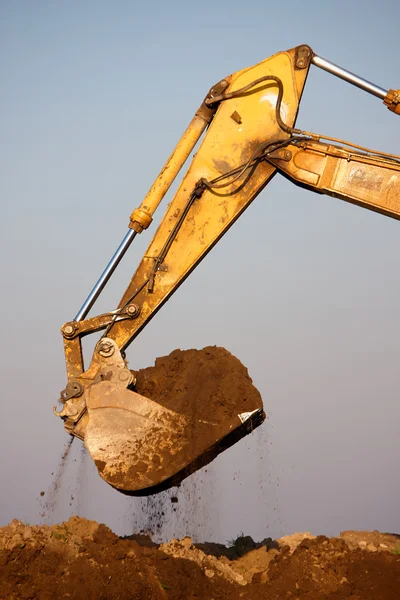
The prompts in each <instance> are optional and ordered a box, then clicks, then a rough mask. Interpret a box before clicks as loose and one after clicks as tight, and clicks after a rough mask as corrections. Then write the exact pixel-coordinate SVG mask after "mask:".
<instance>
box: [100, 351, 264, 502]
mask: <svg viewBox="0 0 400 600" xmlns="http://www.w3.org/2000/svg"><path fill="white" fill-rule="evenodd" d="M134 375H135V378H136V383H135V386H134V391H136V392H137V393H139V394H140V395H142V396H145V397H147V398H149V399H150V400H152V401H154V402H155V403H157V405H159V406H161V407H162V408H163V409H164V408H165V409H168V411H172V413H168V414H167V413H165V414H164V415H162V416H161V417H160V418H159V421H158V422H154V425H153V429H152V432H151V434H146V437H145V438H143V439H142V438H140V439H138V440H136V442H137V444H139V446H138V445H137V444H136V445H135V444H134V441H132V442H131V446H132V448H131V446H128V443H127V444H126V445H125V446H124V448H123V452H121V456H122V455H123V457H122V458H121V459H120V463H121V465H122V467H121V468H117V466H118V465H117V466H116V464H115V460H114V459H113V462H112V464H111V467H112V468H111V467H110V469H108V465H106V462H104V461H100V460H97V461H96V465H97V467H98V470H99V473H100V475H101V476H102V477H103V478H105V479H106V481H107V482H108V483H110V484H111V485H114V486H116V487H118V488H124V489H122V490H121V491H129V490H134V491H133V492H132V493H139V494H140V493H142V492H141V488H143V489H144V493H145V494H146V495H147V494H148V493H149V489H150V488H151V489H152V493H153V492H155V491H160V489H165V488H167V487H171V486H172V485H174V486H175V485H178V484H179V483H180V482H181V481H182V480H183V479H184V478H185V477H187V476H188V475H190V474H191V473H193V472H194V471H196V470H197V469H199V468H201V467H203V466H204V465H205V464H207V463H208V462H210V461H211V460H213V459H214V458H215V457H216V456H217V455H218V454H219V453H220V452H223V451H224V450H226V449H227V448H229V446H231V445H232V444H234V443H236V442H237V441H238V440H240V439H241V438H242V437H244V436H245V435H247V434H248V433H251V432H252V431H253V430H254V428H255V427H257V426H258V425H260V424H261V423H262V422H263V420H264V419H265V414H264V412H263V404H262V399H261V395H260V393H259V392H258V390H257V389H256V388H255V387H254V385H253V382H252V380H251V378H250V376H249V373H248V371H247V368H246V367H245V366H244V365H243V364H242V363H241V362H240V360H239V359H238V358H236V357H235V356H233V355H232V354H231V353H230V352H228V350H226V349H225V348H220V347H217V346H208V347H206V348H203V349H202V350H174V351H173V352H171V354H169V355H168V356H163V357H160V358H157V359H156V361H155V365H154V366H153V367H148V368H146V369H141V370H140V371H137V372H134ZM162 425H165V427H164V428H162ZM127 457H128V459H127ZM118 460H119V458H118ZM130 463H131V466H130V467H129V468H127V467H126V465H128V466H129V464H130ZM106 467H107V473H105V468H106ZM139 471H140V473H139ZM139 476H140V477H139ZM129 478H131V479H132V481H133V482H134V484H136V483H137V482H136V480H139V479H140V481H142V480H143V485H141V486H139V485H137V487H136V485H134V486H133V487H131V488H129V487H128V486H127V485H125V483H126V481H127V480H128V479H129ZM165 478H167V479H165ZM152 482H159V484H157V483H156V484H153V483H152Z"/></svg>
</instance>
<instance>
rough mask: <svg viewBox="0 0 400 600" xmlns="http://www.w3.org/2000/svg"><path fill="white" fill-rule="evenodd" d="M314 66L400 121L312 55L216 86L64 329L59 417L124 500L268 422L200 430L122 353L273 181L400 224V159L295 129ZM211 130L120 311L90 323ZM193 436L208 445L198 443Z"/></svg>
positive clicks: (288, 56)
mask: <svg viewBox="0 0 400 600" xmlns="http://www.w3.org/2000/svg"><path fill="white" fill-rule="evenodd" d="M312 63H314V64H316V65H317V66H320V67H322V68H325V69H326V70H329V71H331V72H333V73H334V74H335V75H338V76H339V77H342V78H344V79H347V80H348V81H350V82H351V83H353V84H355V85H357V86H358V87H362V88H364V89H365V90H366V91H368V92H370V93H373V94H374V95H376V96H379V97H381V98H382V100H383V101H384V102H385V104H386V105H387V106H388V108H389V109H390V110H392V111H393V112H394V113H397V114H400V93H399V92H398V91H394V90H390V91H389V92H386V91H385V90H383V89H381V88H378V87H377V86H374V85H373V84H371V83H369V82H367V81H365V80H362V79H361V78H358V77H357V76H355V75H353V74H351V73H349V72H347V71H344V70H343V69H340V68H339V67H337V66H336V65H332V63H328V62H327V61H324V59H321V58H320V57H317V56H316V55H314V53H313V52H312V50H311V49H310V48H309V47H308V46H299V47H297V48H294V49H292V50H289V51H286V52H280V53H278V54H276V55H274V56H272V57H270V58H268V59H266V60H264V61H263V62H261V63H259V64H257V65H255V66H253V67H250V68H248V69H244V70H242V71H238V72H236V73H234V74H232V75H230V76H229V77H226V78H225V79H223V80H221V81H219V82H218V83H217V84H216V85H215V86H213V87H212V88H211V90H210V91H209V93H208V94H207V96H206V98H205V100H204V102H203V103H202V105H201V106H200V108H199V110H198V111H197V112H196V114H195V116H194V118H193V120H192V121H191V123H190V125H189V126H188V128H187V130H186V131H185V133H184V135H183V136H182V138H181V140H180V141H179V142H178V144H177V146H176V148H175V149H174V151H173V153H172V154H171V156H170V157H169V159H168V161H167V163H166V164H165V166H164V167H163V169H162V171H161V172H160V174H159V176H158V178H157V179H156V181H155V183H154V184H153V186H152V187H151V188H150V190H149V193H148V194H147V196H146V198H145V199H144V200H143V202H142V203H141V205H140V206H139V208H137V209H135V210H134V211H133V213H132V215H131V218H130V224H129V230H128V233H127V234H126V236H125V238H124V240H123V241H122V243H121V245H120V247H119V248H118V250H117V252H116V253H115V255H114V256H113V258H112V259H111V261H110V263H109V265H108V266H107V268H106V269H105V271H104V273H103V274H102V276H101V277H100V279H99V281H98V282H97V284H96V286H95V287H94V288H93V290H92V292H91V294H90V295H89V297H88V299H87V300H86V302H85V303H84V305H83V306H82V308H81V310H80V311H79V313H78V314H77V316H76V318H75V319H74V320H73V321H71V322H68V323H65V324H64V325H63V327H62V335H63V338H64V348H65V357H66V366H67V375H68V384H67V386H66V388H65V389H64V390H63V392H62V393H61V399H60V401H61V402H62V404H63V407H62V409H61V410H60V411H56V410H55V412H56V414H57V415H58V416H60V417H61V418H63V420H64V421H65V428H66V430H67V431H68V432H69V433H70V434H71V435H74V436H76V437H79V438H81V439H82V440H84V443H85V445H86V448H87V449H88V451H89V453H90V455H91V456H92V458H93V460H94V461H95V463H96V465H97V467H98V470H99V473H100V475H101V476H102V477H103V479H105V481H107V482H108V483H110V484H111V485H113V486H114V487H116V488H117V489H119V490H120V491H124V492H127V493H138V494H139V493H140V494H148V493H154V492H155V491H158V490H159V489H162V488H163V487H167V486H168V485H172V484H173V483H176V482H177V481H178V480H179V478H180V479H182V478H183V477H184V476H187V474H189V473H190V472H193V470H194V469H195V468H198V466H201V465H202V464H204V457H205V456H207V457H208V458H207V460H211V459H212V458H213V457H214V456H215V455H216V454H218V452H220V451H222V450H224V449H225V448H226V447H228V446H229V445H231V444H232V443H234V442H235V441H237V439H240V437H242V436H243V435H246V434H247V433H249V432H250V431H252V429H254V427H256V426H257V425H259V424H260V423H261V422H262V421H263V419H264V413H263V411H262V407H259V406H254V407H250V410H249V407H248V406H245V405H244V404H243V410H242V409H241V408H240V407H239V409H238V414H237V416H236V417H235V418H234V419H231V420H230V421H229V422H227V423H222V424H221V423H219V424H218V428H215V429H214V430H213V429H212V428H211V429H210V428H208V429H207V431H206V430H205V429H204V427H200V426H197V428H196V427H195V426H194V424H193V423H189V422H187V420H185V418H184V416H183V415H182V414H179V413H176V412H173V411H171V410H169V409H166V408H165V407H163V406H161V405H160V404H158V403H157V402H154V401H153V400H151V399H149V398H146V397H144V396H141V395H139V394H137V393H136V392H135V391H134V390H135V388H134V385H135V376H134V373H132V372H131V371H129V369H128V368H127V362H126V360H125V354H124V351H125V350H126V348H127V347H128V346H129V344H130V343H131V342H132V341H133V339H134V338H135V337H136V336H137V335H138V334H139V333H140V331H141V330H142V329H143V328H144V327H145V326H146V324H147V323H148V322H149V321H150V319H151V318H152V317H153V316H154V315H155V314H156V312H157V311H158V310H159V309H160V308H161V307H162V306H163V304H164V303H165V302H166V301H167V300H168V299H169V298H170V297H171V295H172V294H173V293H174V292H175V291H176V290H177V289H178V287H179V286H180V285H181V284H182V283H183V281H184V280H185V279H186V277H188V276H189V275H190V273H191V272H192V271H193V269H194V268H195V267H196V266H197V265H198V264H199V262H200V261H201V260H202V259H203V258H204V257H205V256H206V254H207V253H208V252H209V251H210V250H211V249H212V248H213V246H214V245H215V244H216V243H217V242H218V241H219V240H220V238H221V237H222V236H223V235H224V234H225V233H226V231H227V230H228V229H229V228H230V227H231V226H232V225H233V223H234V222H235V221H236V219H238V218H239V216H240V215H241V214H242V212H243V211H244V210H245V209H246V208H247V207H248V206H249V205H250V203H251V202H252V201H253V200H254V199H255V198H256V196H257V195H258V194H259V193H260V192H261V190H262V189H263V188H264V187H265V186H266V185H267V183H268V182H269V181H270V180H271V178H272V177H273V176H274V175H275V174H276V173H277V172H281V173H282V174H283V175H285V176H288V177H290V178H291V179H292V180H293V181H294V182H295V183H298V184H300V185H304V186H306V187H308V188H309V189H311V190H313V191H316V192H320V193H325V194H329V195H332V196H335V197H338V198H341V199H343V200H346V201H349V202H352V203H355V204H359V205H360V206H363V207H365V208H369V209H371V210H374V211H378V212H381V213H383V214H386V215H388V216H391V217H394V218H397V219H398V218H400V157H398V156H393V155H390V154H385V153H382V152H375V151H371V150H368V149H366V148H361V147H358V146H354V145H351V144H348V143H346V142H343V141H342V140H336V139H334V138H327V137H325V136H321V135H317V134H313V133H310V132H304V131H301V130H299V129H296V128H295V121H296V116H297V111H298V108H299V103H300V99H301V95H302V92H303V89H304V85H305V82H306V78H307V75H308V72H309V68H310V66H311V64H312ZM206 129H207V132H206V134H205V135H204V136H203V139H202V141H201V143H200V145H199V147H198V149H197V151H196V153H195V155H194V157H193V160H192V161H191V163H190V165H189V168H188V170H187V172H186V174H185V175H184V177H183V179H182V181H181V184H180V186H179V188H178V191H177V192H176V194H175V195H174V197H173V199H172V201H171V203H170V204H169V206H168V207H167V210H166V212H165V215H164V217H163V219H162V221H161V224H160V225H159V227H158V229H157V231H156V233H155V235H154V237H153V239H152V241H151V243H150V245H149V247H148V249H147V251H146V253H145V254H144V256H143V258H142V260H141V262H140V264H139V266H138V268H137V270H136V272H135V273H134V275H133V277H132V279H131V282H130V283H129V285H128V287H127V289H126V291H125V293H124V295H123V297H122V299H121V302H120V303H119V305H118V307H117V309H116V310H114V311H112V312H110V313H106V314H103V315H100V316H97V317H94V318H90V319H87V318H86V317H87V314H88V312H89V310H90V309H91V307H92V306H93V304H94V302H95V300H96V298H97V297H98V295H99V293H100V292H101V290H102V288H103V287H104V285H105V283H106V282H107V280H108V279H109V277H110V276H111V274H112V272H113V270H114V269H115V267H116V266H117V264H118V263H119V261H120V260H121V258H122V256H123V255H124V254H125V252H126V250H127V248H128V247H129V245H130V243H131V242H132V240H133V239H134V237H135V236H136V235H137V234H138V233H141V232H142V231H143V230H145V229H147V228H148V227H149V226H150V224H151V222H152V218H153V215H154V212H155V210H156V209H157V207H158V206H159V204H160V202H161V201H162V199H163V197H164V196H165V194H166V193H167V191H168V189H169V187H170V185H171V183H172V182H173V181H174V179H175V177H176V176H177V174H178V173H179V171H180V169H181V167H182V165H183V164H184V163H185V162H186V160H187V159H188V157H189V155H190V154H191V152H192V151H193V149H194V148H195V146H196V144H197V143H198V142H199V140H200V138H201V136H202V135H203V133H204V131H205V130H206ZM97 331H103V332H104V333H103V335H102V337H101V339H100V341H99V342H98V343H97V345H96V348H95V351H94V354H93V358H92V362H91V364H90V366H89V368H88V369H87V370H85V367H84V364H83V355H82V347H81V339H82V337H83V336H85V335H88V334H90V333H94V332H97ZM211 401H212V400H211V399H210V402H211ZM194 435H196V436H197V437H198V438H199V439H200V442H199V443H197V444H195V445H193V444H192V443H191V438H192V437H193V436H194ZM194 446H195V447H196V450H193V447H194ZM194 465H196V466H194Z"/></svg>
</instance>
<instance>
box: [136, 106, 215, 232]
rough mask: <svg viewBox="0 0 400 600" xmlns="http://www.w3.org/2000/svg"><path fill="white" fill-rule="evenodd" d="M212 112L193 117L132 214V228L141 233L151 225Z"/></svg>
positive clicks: (208, 111) (207, 111)
mask: <svg viewBox="0 0 400 600" xmlns="http://www.w3.org/2000/svg"><path fill="white" fill-rule="evenodd" d="M211 112H212V111H210V110H207V109H206V110H205V111H201V110H199V111H198V113H197V114H196V115H195V116H194V117H193V119H192V121H191V122H190V124H189V125H188V127H187V129H186V131H185V133H184V134H183V136H182V137H181V139H180V140H179V142H178V143H177V145H176V146H175V148H174V150H173V152H172V153H171V155H170V156H169V158H168V160H167V162H166V163H165V165H164V166H163V168H162V169H161V171H160V174H159V175H158V177H157V179H156V180H155V182H154V183H153V185H152V186H151V188H150V190H149V191H148V193H147V195H146V197H145V198H144V200H143V202H142V203H141V205H140V206H139V208H136V209H135V210H134V211H133V213H132V214H131V218H130V224H129V227H130V228H131V229H135V230H136V231H138V233H141V232H142V230H143V229H147V227H148V226H149V225H150V223H151V221H152V217H153V215H154V213H155V211H156V209H157V207H158V205H159V204H160V202H161V200H162V199H163V198H164V196H165V194H166V193H167V192H168V190H169V188H170V186H171V183H172V182H173V181H174V179H175V177H176V176H177V175H178V173H179V171H180V170H181V168H182V166H183V164H184V163H185V161H186V160H187V158H188V156H189V154H190V153H191V151H192V150H193V148H194V147H195V145H196V144H197V142H198V140H199V139H200V137H201V135H202V133H203V132H204V130H205V128H206V127H207V125H208V124H209V122H210V120H211ZM204 113H205V114H204ZM208 117H209V118H208Z"/></svg>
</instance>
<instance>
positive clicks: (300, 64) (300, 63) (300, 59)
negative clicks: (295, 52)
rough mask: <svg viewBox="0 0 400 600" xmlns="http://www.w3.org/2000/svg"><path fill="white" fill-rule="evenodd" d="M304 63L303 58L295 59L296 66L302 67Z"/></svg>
mask: <svg viewBox="0 0 400 600" xmlns="http://www.w3.org/2000/svg"><path fill="white" fill-rule="evenodd" d="M304 65H305V60H304V58H299V60H298V61H297V66H298V67H304Z"/></svg>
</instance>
